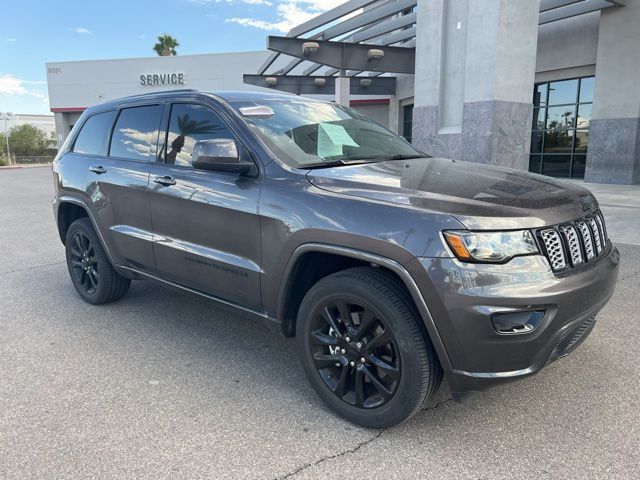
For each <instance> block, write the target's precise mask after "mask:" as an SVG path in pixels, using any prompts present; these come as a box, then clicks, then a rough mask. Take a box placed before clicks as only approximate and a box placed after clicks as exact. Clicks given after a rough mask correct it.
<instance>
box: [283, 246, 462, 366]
mask: <svg viewBox="0 0 640 480" xmlns="http://www.w3.org/2000/svg"><path fill="white" fill-rule="evenodd" d="M308 252H323V253H333V254H336V255H342V256H345V257H351V258H355V259H357V260H362V261H364V262H368V263H372V264H375V265H380V266H382V267H385V268H388V269H389V270H391V271H392V272H394V273H395V274H396V275H398V277H400V279H401V280H402V282H403V283H404V285H405V286H406V287H407V289H408V290H409V293H410V294H411V297H412V298H413V301H414V302H415V304H416V307H417V308H418V312H419V313H420V316H421V318H422V321H423V323H424V326H425V328H426V329H427V333H428V334H429V337H430V339H431V343H433V346H434V348H435V349H436V353H437V354H438V358H439V360H440V364H441V365H442V368H443V369H444V371H445V374H446V373H447V372H449V371H451V369H452V364H451V361H450V360H449V355H448V354H447V351H446V349H445V347H444V343H443V342H442V338H441V337H440V334H439V333H438V329H437V327H436V324H435V322H434V320H433V316H432V315H431V312H430V311H429V307H428V306H427V304H426V302H425V300H424V298H423V296H422V294H421V293H420V290H419V288H418V285H417V284H416V282H415V281H414V280H413V277H412V276H411V275H410V274H409V272H408V271H407V269H406V268H404V266H402V265H401V264H400V263H398V262H396V261H395V260H391V259H389V258H386V257H382V256H380V255H376V254H373V253H369V252H365V251H361V250H357V249H353V248H348V247H340V246H337V245H329V244H323V243H305V244H303V245H301V246H299V247H298V248H296V249H295V251H294V252H293V254H292V255H291V258H290V259H289V262H288V263H287V266H286V268H285V271H284V275H283V277H282V284H281V286H280V293H279V295H278V315H277V318H279V319H280V320H281V321H284V307H285V301H286V294H287V284H288V282H287V280H288V279H289V277H290V274H291V271H292V269H293V267H294V266H295V264H296V262H297V260H298V258H299V257H300V256H301V255H302V254H304V253H308Z"/></svg>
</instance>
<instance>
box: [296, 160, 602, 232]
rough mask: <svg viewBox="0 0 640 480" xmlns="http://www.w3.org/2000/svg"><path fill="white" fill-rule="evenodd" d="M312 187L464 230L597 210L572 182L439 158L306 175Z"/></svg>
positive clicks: (533, 224)
mask: <svg viewBox="0 0 640 480" xmlns="http://www.w3.org/2000/svg"><path fill="white" fill-rule="evenodd" d="M307 178H308V179H309V181H310V182H311V183H312V184H313V185H315V186H316V187H318V188H321V189H324V190H328V191H331V192H335V193H340V194H344V195H352V196H356V197H361V198H366V199H369V200H374V201H381V202H385V203H394V204H398V205H400V206H404V207H405V208H415V209H420V210H429V211H434V212H440V213H446V214H449V215H452V216H454V217H455V218H456V219H457V220H458V221H460V222H461V223H462V224H463V225H464V226H465V227H467V228H469V229H517V228H537V227H542V226H545V225H553V224H557V223H562V222H565V221H568V220H573V219H575V218H578V217H580V216H582V215H584V214H585V212H589V211H593V210H595V209H596V208H597V202H596V200H595V198H593V196H592V195H591V193H590V192H589V191H588V190H587V189H585V188H583V187H580V186H578V185H575V184H573V183H569V182H564V181H560V180H555V179H552V178H549V177H545V176H542V175H537V174H533V173H528V172H523V171H520V170H513V169H510V168H503V167H496V166H490V165H481V164H477V163H471V162H462V161H458V160H450V159H445V158H418V159H411V160H395V161H394V160H391V161H384V162H377V163H368V164H363V165H348V166H347V165H345V166H339V167H332V168H321V169H314V170H310V171H309V172H307Z"/></svg>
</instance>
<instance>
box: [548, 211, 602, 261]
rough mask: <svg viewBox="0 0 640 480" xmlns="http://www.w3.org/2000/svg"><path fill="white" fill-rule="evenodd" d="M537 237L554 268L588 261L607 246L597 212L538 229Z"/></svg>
mask: <svg viewBox="0 0 640 480" xmlns="http://www.w3.org/2000/svg"><path fill="white" fill-rule="evenodd" d="M538 239H539V240H540V242H541V243H542V245H543V246H544V252H545V254H546V256H547V259H548V260H549V264H550V265H551V268H552V270H553V271H554V272H558V271H561V270H565V269H566V268H569V267H579V266H581V265H582V264H584V263H588V262H591V261H593V260H594V259H596V258H597V257H598V256H599V255H600V254H601V253H603V252H604V251H605V250H606V248H607V230H606V226H605V223H604V217H603V216H602V213H600V212H596V213H595V214H594V215H589V216H587V217H584V218H580V219H577V220H575V221H573V222H568V223H566V224H562V225H557V226H554V227H548V228H544V229H540V230H538Z"/></svg>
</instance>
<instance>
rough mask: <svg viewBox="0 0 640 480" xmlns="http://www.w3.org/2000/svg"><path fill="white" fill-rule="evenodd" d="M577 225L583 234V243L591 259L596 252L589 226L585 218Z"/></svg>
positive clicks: (588, 258)
mask: <svg viewBox="0 0 640 480" xmlns="http://www.w3.org/2000/svg"><path fill="white" fill-rule="evenodd" d="M576 225H578V229H579V230H580V233H581V235H582V244H583V245H584V251H585V253H586V254H587V260H591V259H592V258H593V257H594V256H595V252H594V250H593V242H592V240H591V232H590V231H589V227H587V224H586V222H585V221H584V220H580V221H579V222H577V223H576Z"/></svg>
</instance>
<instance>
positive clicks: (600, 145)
mask: <svg viewBox="0 0 640 480" xmlns="http://www.w3.org/2000/svg"><path fill="white" fill-rule="evenodd" d="M639 78H640V0H628V1H626V2H625V6H624V7H623V8H608V9H605V10H603V11H602V12H601V13H600V28H599V32H598V56H597V59H596V83H595V91H594V97H593V115H592V120H591V125H590V127H589V144H588V146H587V165H586V170H585V181H587V182H598V183H620V184H636V183H640V86H639V85H638V80H639Z"/></svg>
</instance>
